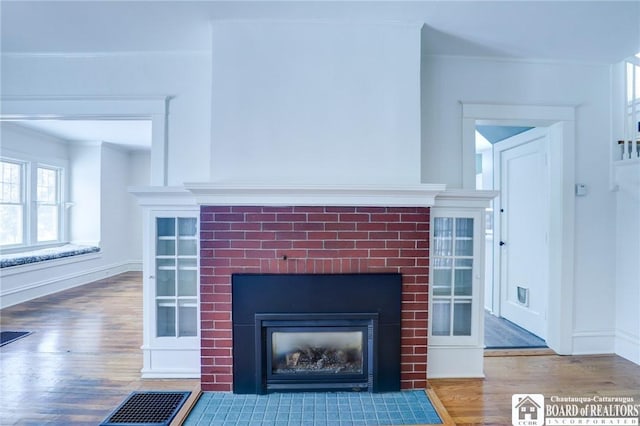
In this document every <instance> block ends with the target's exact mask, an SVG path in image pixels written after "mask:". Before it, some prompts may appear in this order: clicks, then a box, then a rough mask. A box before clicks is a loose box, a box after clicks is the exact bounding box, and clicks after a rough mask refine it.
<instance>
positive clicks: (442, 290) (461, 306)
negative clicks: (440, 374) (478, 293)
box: [431, 217, 474, 336]
mask: <svg viewBox="0 0 640 426" xmlns="http://www.w3.org/2000/svg"><path fill="white" fill-rule="evenodd" d="M432 244H433V248H432V250H431V257H432V270H433V273H432V284H431V285H432V310H433V312H432V325H431V334H432V335H433V336H471V332H472V327H471V325H472V319H473V318H472V305H473V297H474V294H473V268H474V218H472V217H434V219H433V240H432Z"/></svg>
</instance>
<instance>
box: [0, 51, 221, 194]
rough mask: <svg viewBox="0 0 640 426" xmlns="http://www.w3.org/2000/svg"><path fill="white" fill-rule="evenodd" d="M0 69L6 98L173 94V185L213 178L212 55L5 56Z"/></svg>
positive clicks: (170, 119)
mask: <svg viewBox="0 0 640 426" xmlns="http://www.w3.org/2000/svg"><path fill="white" fill-rule="evenodd" d="M1 65H2V69H1V72H0V83H1V85H0V93H2V95H3V96H7V97H11V96H18V97H24V96H32V97H35V98H39V97H40V98H42V97H54V98H55V97H73V96H83V97H101V96H102V97H104V96H108V97H135V96H141V97H144V96H172V97H173V98H172V99H171V101H170V102H169V112H168V125H167V127H168V137H169V140H170V141H171V143H170V146H169V150H168V184H169V185H181V184H182V183H184V182H202V181H208V180H209V166H210V157H211V154H210V139H211V131H210V122H211V88H210V84H211V55H210V53H209V52H204V53H199V52H189V53H173V54H161V53H157V54H156V53H141V52H131V53H124V54H121V55H119V54H99V53H98V54H95V55H64V54H61V55H59V56H57V55H47V56H42V55H34V56H23V55H17V56H16V55H4V56H3V58H2V62H1ZM52 113H55V111H52Z"/></svg>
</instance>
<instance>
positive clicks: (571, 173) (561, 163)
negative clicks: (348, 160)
mask: <svg viewBox="0 0 640 426" xmlns="http://www.w3.org/2000/svg"><path fill="white" fill-rule="evenodd" d="M461 104H462V138H463V143H462V159H463V160H462V161H463V170H462V182H463V187H464V188H468V189H472V188H475V129H476V125H477V124H492V125H502V126H514V125H518V126H533V127H537V126H544V127H548V129H549V138H550V141H551V143H550V144H549V169H550V182H551V188H550V194H549V212H548V214H549V221H550V222H549V223H550V226H549V236H550V237H549V299H548V310H547V312H548V320H547V321H548V324H550V326H549V327H548V332H547V339H546V341H547V344H548V345H549V347H550V348H551V349H553V350H554V351H556V352H557V353H559V354H561V355H569V354H572V353H573V345H574V335H573V331H574V330H573V327H574V324H573V320H574V303H575V298H574V296H573V295H574V253H575V195H574V185H575V161H576V160H575V145H576V141H575V138H576V136H575V115H576V111H575V109H576V106H575V105H568V106H554V105H504V104H481V103H473V102H461Z"/></svg>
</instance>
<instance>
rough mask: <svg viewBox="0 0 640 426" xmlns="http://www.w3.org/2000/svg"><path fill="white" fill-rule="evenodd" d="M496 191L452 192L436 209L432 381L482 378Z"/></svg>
mask: <svg viewBox="0 0 640 426" xmlns="http://www.w3.org/2000/svg"><path fill="white" fill-rule="evenodd" d="M494 196H495V192H493V191H473V192H467V191H447V192H445V193H443V194H442V195H439V196H438V197H437V198H436V203H435V206H434V207H432V209H431V240H430V246H429V247H430V250H429V254H430V277H429V283H430V294H429V300H430V307H429V312H430V318H429V349H428V350H429V357H428V359H429V362H428V367H427V368H428V374H427V377H430V378H437V377H482V376H483V363H482V359H483V355H484V320H483V319H484V317H483V312H484V309H483V307H484V300H483V299H484V248H485V243H484V240H485V220H484V218H485V209H486V208H487V207H488V205H489V202H490V200H491V199H493V197H494Z"/></svg>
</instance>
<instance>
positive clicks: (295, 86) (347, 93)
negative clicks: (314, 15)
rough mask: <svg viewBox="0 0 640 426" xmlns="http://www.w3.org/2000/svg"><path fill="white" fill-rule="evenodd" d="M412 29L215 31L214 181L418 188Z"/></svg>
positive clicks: (415, 32)
mask: <svg viewBox="0 0 640 426" xmlns="http://www.w3.org/2000/svg"><path fill="white" fill-rule="evenodd" d="M419 52H420V27H419V26H418V25H401V24H388V23H384V24H383V23H379V24H378V23H358V24H353V23H336V22H265V21H231V22H216V23H214V25H213V81H212V90H213V96H212V102H213V103H212V114H211V117H212V171H211V175H212V180H213V181H236V182H237V181H243V182H247V181H248V182H258V183H261V182H265V181H271V182H277V183H376V182H380V183H387V184H391V183H419V179H420V163H419V161H420V158H419V153H420V120H419V117H420V98H419V95H420V90H419V88H420V61H419V58H420V56H419Z"/></svg>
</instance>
